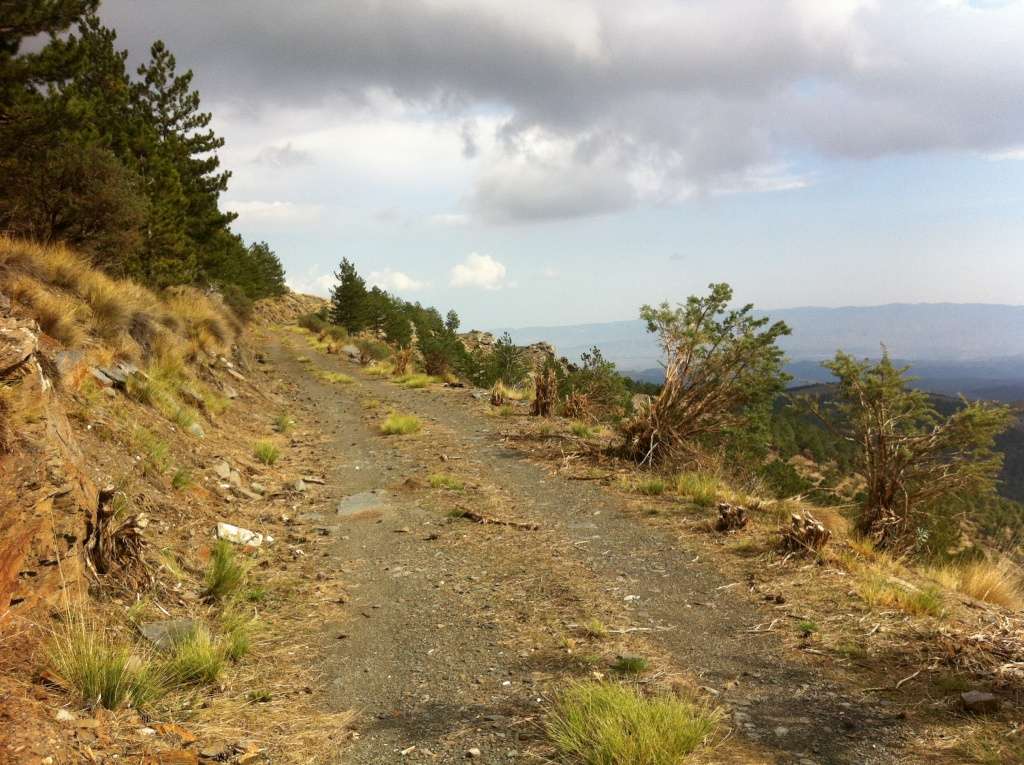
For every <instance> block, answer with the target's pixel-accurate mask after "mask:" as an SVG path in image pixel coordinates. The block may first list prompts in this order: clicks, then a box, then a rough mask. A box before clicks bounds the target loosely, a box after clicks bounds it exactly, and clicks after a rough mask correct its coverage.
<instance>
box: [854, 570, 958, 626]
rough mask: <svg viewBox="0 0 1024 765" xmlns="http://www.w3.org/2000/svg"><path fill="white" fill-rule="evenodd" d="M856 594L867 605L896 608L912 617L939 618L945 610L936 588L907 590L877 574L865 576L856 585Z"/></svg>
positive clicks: (940, 592)
mask: <svg viewBox="0 0 1024 765" xmlns="http://www.w3.org/2000/svg"><path fill="white" fill-rule="evenodd" d="M857 594H858V595H860V596H861V598H863V599H864V602H865V603H867V604H868V605H871V606H880V607H883V608H897V609H899V610H900V611H904V612H906V613H908V614H912V615H914V616H941V615H942V613H943V611H944V610H945V609H944V607H943V600H942V591H941V590H940V589H939V588H938V587H935V586H933V585H929V586H927V587H924V588H922V589H908V588H907V587H904V586H902V585H901V584H899V583H897V582H892V581H890V580H889V579H887V578H885V577H884V576H881V575H879V574H872V575H868V576H866V577H865V578H864V579H863V580H862V581H861V582H860V583H859V584H858V585H857Z"/></svg>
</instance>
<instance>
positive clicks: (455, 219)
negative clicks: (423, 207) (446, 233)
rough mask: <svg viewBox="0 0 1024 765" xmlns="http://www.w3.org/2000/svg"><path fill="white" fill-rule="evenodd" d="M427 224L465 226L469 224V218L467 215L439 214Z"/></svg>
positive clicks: (432, 217) (431, 217)
mask: <svg viewBox="0 0 1024 765" xmlns="http://www.w3.org/2000/svg"><path fill="white" fill-rule="evenodd" d="M427 222H428V223H430V224H431V225H434V226H452V227H456V226H465V225H466V224H468V223H469V216H468V215H466V214H465V213H438V214H437V215H431V216H430V217H429V218H427Z"/></svg>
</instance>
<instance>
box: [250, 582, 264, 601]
mask: <svg viewBox="0 0 1024 765" xmlns="http://www.w3.org/2000/svg"><path fill="white" fill-rule="evenodd" d="M245 599H246V600H248V601H249V602H250V603H262V602H263V601H264V600H266V599H267V588H266V587H261V586H259V585H256V586H255V587H250V588H249V590H248V592H246V593H245Z"/></svg>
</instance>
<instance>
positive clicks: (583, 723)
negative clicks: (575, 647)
mask: <svg viewBox="0 0 1024 765" xmlns="http://www.w3.org/2000/svg"><path fill="white" fill-rule="evenodd" d="M718 719H719V715H718V714H716V713H715V712H713V711H711V710H709V709H708V708H707V707H705V706H703V705H700V704H697V703H694V702H690V701H685V700H682V699H677V698H675V697H671V696H645V695H643V694H642V693H641V692H640V691H639V690H638V689H636V688H632V687H625V686H621V685H617V684H614V683H597V682H586V683H579V684H577V685H573V686H571V687H570V688H569V689H568V690H566V691H565V692H564V693H563V694H562V695H561V697H560V698H559V699H558V701H557V703H556V704H555V707H554V709H553V710H552V711H551V713H550V715H549V717H548V720H547V722H546V725H545V727H546V729H547V734H548V737H549V738H550V739H551V741H552V743H553V744H554V745H555V747H556V748H557V749H558V751H559V752H560V753H561V754H563V755H565V756H566V757H567V758H569V759H570V761H571V762H576V763H582V764H583V765H680V763H681V762H682V760H683V758H684V757H685V756H686V755H688V754H690V753H691V752H693V751H694V750H695V749H697V747H699V746H700V745H701V744H702V743H704V742H705V741H706V740H707V739H708V737H709V736H710V735H711V734H712V733H713V732H714V731H715V728H716V727H717V725H718Z"/></svg>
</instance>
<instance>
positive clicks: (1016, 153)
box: [986, 146, 1024, 162]
mask: <svg viewBox="0 0 1024 765" xmlns="http://www.w3.org/2000/svg"><path fill="white" fill-rule="evenodd" d="M986 157H988V159H991V160H993V161H997V162H998V161H1002V160H1005V159H1009V160H1022V159H1024V146H1022V147H1017V148H1014V149H1007V150H1006V151H997V152H993V153H991V154H987V155H986Z"/></svg>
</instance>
